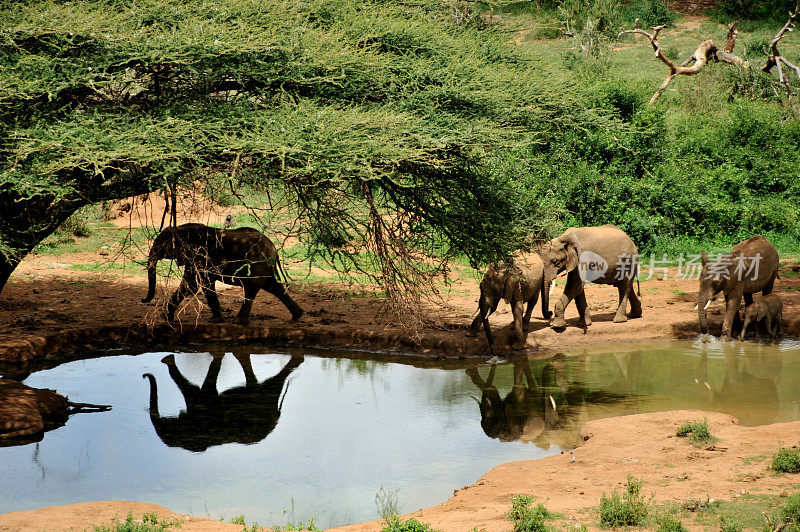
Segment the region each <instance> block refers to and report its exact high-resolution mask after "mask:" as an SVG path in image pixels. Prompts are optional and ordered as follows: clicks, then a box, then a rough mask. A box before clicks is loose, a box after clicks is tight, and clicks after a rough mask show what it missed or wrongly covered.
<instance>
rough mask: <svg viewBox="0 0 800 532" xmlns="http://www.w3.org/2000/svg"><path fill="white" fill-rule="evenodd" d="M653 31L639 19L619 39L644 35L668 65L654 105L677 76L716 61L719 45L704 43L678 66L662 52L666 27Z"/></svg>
mask: <svg viewBox="0 0 800 532" xmlns="http://www.w3.org/2000/svg"><path fill="white" fill-rule="evenodd" d="M798 2H800V0H798ZM651 29H652V30H653V33H647V32H646V31H644V30H643V29H641V28H639V19H638V18H637V19H636V24H635V26H634V29H632V30H624V31H622V32H620V34H619V35H618V37H621V36H622V35H625V34H626V33H638V34H639V35H644V36H645V37H647V38H648V39H649V40H650V44H651V45H652V46H653V50H654V51H655V53H656V57H657V58H658V59H659V60H661V62H662V63H664V64H665V65H667V67H669V74H667V77H666V78H665V79H664V82H663V83H662V84H661V87H659V88H658V90H657V91H656V92H655V94H653V97H652V98H650V103H651V104H652V103H653V102H655V101H656V100H658V98H659V96H661V94H662V93H663V92H664V91H665V90H666V89H667V86H668V85H669V84H670V82H671V81H672V80H673V79H675V77H676V76H694V75H695V74H697V73H698V72H700V70H702V69H703V67H704V66H706V64H708V62H709V61H710V60H714V61H716V60H717V56H716V54H717V45H716V44H714V41H712V40H710V39H709V40H707V41H703V42H702V43H700V46H698V47H697V50H695V52H694V54H692V56H691V57H690V58H689V59H687V60H686V61H684V62H683V64H681V65H680V66H678V65H676V64H675V63H673V62H672V61H670V60H669V59H668V58H667V56H665V55H664V51H663V50H662V48H661V45H660V44H659V43H658V32H660V31H661V30H663V29H664V26H655V27H653V28H651ZM692 62H694V64H693V65H692V66H688V65H689V64H691V63H692Z"/></svg>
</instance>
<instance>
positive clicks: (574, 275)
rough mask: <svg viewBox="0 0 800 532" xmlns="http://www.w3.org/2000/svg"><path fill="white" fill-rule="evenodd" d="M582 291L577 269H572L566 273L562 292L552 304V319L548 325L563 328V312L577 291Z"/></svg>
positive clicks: (564, 323) (565, 323)
mask: <svg viewBox="0 0 800 532" xmlns="http://www.w3.org/2000/svg"><path fill="white" fill-rule="evenodd" d="M581 291H583V281H581V278H580V275H579V274H578V271H577V270H572V271H571V272H569V273H568V274H567V284H566V285H565V286H564V293H563V294H561V297H559V298H558V299H557V300H556V302H555V304H554V305H553V321H551V322H550V326H551V327H553V328H557V329H558V328H563V327H566V326H567V322H566V320H564V312H565V311H566V310H567V306H569V303H570V301H572V300H573V299H574V298H575V296H576V295H577V294H578V292H581Z"/></svg>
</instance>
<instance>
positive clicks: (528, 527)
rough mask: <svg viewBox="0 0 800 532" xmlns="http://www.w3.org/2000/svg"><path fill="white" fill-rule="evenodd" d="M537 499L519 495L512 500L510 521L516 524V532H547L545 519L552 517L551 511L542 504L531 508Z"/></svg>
mask: <svg viewBox="0 0 800 532" xmlns="http://www.w3.org/2000/svg"><path fill="white" fill-rule="evenodd" d="M535 500H536V497H533V496H530V495H517V496H516V497H514V498H512V499H511V510H509V512H508V515H507V517H508V519H509V520H510V521H513V523H514V531H515V532H545V531H546V530H547V526H546V525H545V523H544V520H545V519H548V518H550V517H552V514H551V513H550V511H549V510H548V509H547V508H546V507H545V506H544V505H543V504H542V503H538V504H537V505H536V506H531V505H532V504H533V503H534V502H535Z"/></svg>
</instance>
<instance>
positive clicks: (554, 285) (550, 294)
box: [547, 283, 556, 297]
mask: <svg viewBox="0 0 800 532" xmlns="http://www.w3.org/2000/svg"><path fill="white" fill-rule="evenodd" d="M555 289H556V283H553V284H551V285H550V293H549V294H547V297H552V295H553V290H555Z"/></svg>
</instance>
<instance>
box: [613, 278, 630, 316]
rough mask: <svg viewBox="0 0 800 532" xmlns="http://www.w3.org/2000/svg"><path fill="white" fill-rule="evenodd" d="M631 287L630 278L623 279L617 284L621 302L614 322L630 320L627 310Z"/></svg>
mask: <svg viewBox="0 0 800 532" xmlns="http://www.w3.org/2000/svg"><path fill="white" fill-rule="evenodd" d="M630 288H631V286H630V281H629V280H628V279H623V280H622V281H620V282H619V284H618V285H617V292H618V293H619V303H618V304H617V313H616V314H615V315H614V323H624V322H626V321H628V315H627V313H626V312H625V311H626V310H628V293H629V292H630Z"/></svg>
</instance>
